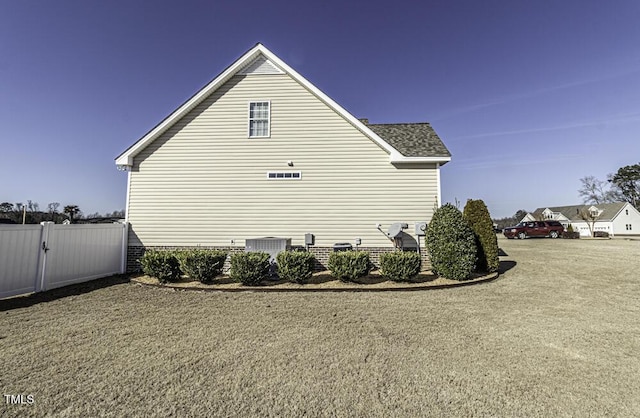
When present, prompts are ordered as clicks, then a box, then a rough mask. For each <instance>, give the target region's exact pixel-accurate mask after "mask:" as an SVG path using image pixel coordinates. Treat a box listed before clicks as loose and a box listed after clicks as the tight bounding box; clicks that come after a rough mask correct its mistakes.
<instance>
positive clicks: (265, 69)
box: [238, 55, 284, 75]
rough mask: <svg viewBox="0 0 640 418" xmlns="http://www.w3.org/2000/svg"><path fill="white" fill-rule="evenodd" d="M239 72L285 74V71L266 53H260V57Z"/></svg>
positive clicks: (248, 73)
mask: <svg viewBox="0 0 640 418" xmlns="http://www.w3.org/2000/svg"><path fill="white" fill-rule="evenodd" d="M238 74H242V75H251V74H284V71H282V70H281V69H279V68H278V67H276V66H275V64H273V63H272V62H271V61H269V60H268V59H266V58H265V57H264V55H260V56H259V57H258V58H256V59H255V60H253V61H251V62H250V63H249V64H247V65H245V66H244V68H243V69H242V70H240V71H239V72H238Z"/></svg>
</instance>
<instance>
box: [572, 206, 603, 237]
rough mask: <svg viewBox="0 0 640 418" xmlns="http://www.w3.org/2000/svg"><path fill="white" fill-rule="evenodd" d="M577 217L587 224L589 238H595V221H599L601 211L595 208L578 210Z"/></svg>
mask: <svg viewBox="0 0 640 418" xmlns="http://www.w3.org/2000/svg"><path fill="white" fill-rule="evenodd" d="M578 215H579V216H580V219H582V220H583V221H585V222H586V223H587V226H588V227H589V232H590V233H591V236H592V237H595V226H596V221H597V220H598V219H600V215H602V211H601V210H599V209H597V208H592V209H580V212H578Z"/></svg>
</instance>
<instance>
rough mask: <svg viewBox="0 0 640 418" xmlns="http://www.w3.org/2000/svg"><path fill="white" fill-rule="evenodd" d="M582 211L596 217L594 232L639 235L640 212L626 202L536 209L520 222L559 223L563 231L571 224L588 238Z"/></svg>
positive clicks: (588, 232) (588, 231)
mask: <svg viewBox="0 0 640 418" xmlns="http://www.w3.org/2000/svg"><path fill="white" fill-rule="evenodd" d="M583 210H586V211H588V212H590V213H593V215H594V217H597V220H596V222H595V224H594V231H604V232H608V233H609V235H611V236H623V235H640V212H638V210H637V209H636V208H635V207H633V205H632V204H630V203H627V202H618V203H602V204H598V205H576V206H555V207H548V208H538V209H536V210H535V211H533V213H528V214H527V215H526V216H525V217H524V218H522V221H521V222H526V221H534V220H544V219H550V220H554V221H559V222H560V223H561V224H562V225H563V226H564V227H565V229H566V228H567V227H568V226H569V224H571V226H572V227H573V230H574V231H578V232H580V235H581V236H587V237H588V236H590V235H591V231H590V229H589V225H588V224H587V222H586V221H585V220H584V219H582V218H581V217H580V212H581V211H583Z"/></svg>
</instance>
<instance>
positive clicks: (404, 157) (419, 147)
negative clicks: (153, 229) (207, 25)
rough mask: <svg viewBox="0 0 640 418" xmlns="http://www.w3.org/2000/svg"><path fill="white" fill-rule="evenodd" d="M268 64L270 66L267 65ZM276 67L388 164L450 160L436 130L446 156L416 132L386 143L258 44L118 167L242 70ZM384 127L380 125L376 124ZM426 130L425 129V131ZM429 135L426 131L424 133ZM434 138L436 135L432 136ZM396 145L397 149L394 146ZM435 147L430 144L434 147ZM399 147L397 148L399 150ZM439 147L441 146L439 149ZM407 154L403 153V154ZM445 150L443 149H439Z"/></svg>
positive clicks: (119, 163) (395, 133)
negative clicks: (379, 151)
mask: <svg viewBox="0 0 640 418" xmlns="http://www.w3.org/2000/svg"><path fill="white" fill-rule="evenodd" d="M266 61H268V63H267V62H266ZM265 67H270V68H276V69H278V70H280V71H282V72H284V73H286V74H288V75H289V76H290V77H291V78H293V79H294V80H296V81H297V82H298V83H300V84H301V85H302V86H303V87H305V88H306V89H307V90H308V91H309V92H311V93H312V94H313V95H315V96H316V97H317V98H318V99H320V100H321V101H322V102H324V103H325V104H326V105H327V106H329V107H330V108H331V109H333V110H334V111H335V112H336V113H338V114H339V115H340V116H342V117H343V118H344V119H345V120H346V121H348V122H349V123H351V125H353V126H354V127H355V128H357V129H358V130H359V131H361V132H362V133H363V134H364V135H366V136H367V137H368V138H370V139H371V140H372V141H373V142H375V143H376V144H378V145H379V146H380V147H381V148H382V149H384V150H385V151H387V152H388V153H389V162H391V163H404V162H429V163H440V164H445V163H447V162H448V161H451V154H449V152H448V151H447V150H446V148H445V147H444V144H442V141H440V138H438V137H437V135H435V132H433V129H431V131H432V132H433V134H434V135H435V138H438V142H439V143H440V144H441V148H444V150H445V151H446V154H444V153H442V152H438V153H436V154H429V153H428V150H429V145H428V144H426V145H425V144H420V140H419V139H418V138H423V140H425V141H427V142H428V138H427V136H424V135H422V136H420V135H417V132H414V134H413V135H411V137H410V138H408V139H398V138H399V132H400V131H399V130H395V131H393V132H391V133H390V132H385V133H383V135H386V136H387V138H386V140H385V139H383V138H382V137H381V136H380V134H379V133H376V132H374V130H373V129H371V128H369V127H368V126H367V125H366V124H364V123H363V122H361V121H360V120H358V119H356V118H355V117H354V116H353V115H351V114H350V113H349V112H347V111H346V110H345V109H344V108H343V107H342V106H340V105H339V104H338V103H336V102H335V101H333V100H332V99H331V98H330V97H329V96H327V95H326V94H324V93H323V92H321V91H320V90H319V89H318V88H317V87H315V86H314V85H313V84H311V83H310V82H309V81H307V79H305V78H304V77H302V76H301V75H300V74H298V73H297V72H296V71H295V70H294V69H293V68H291V67H289V66H288V65H287V64H286V63H285V62H284V61H282V60H281V59H280V58H278V57H277V56H276V55H274V54H273V53H272V52H271V51H269V50H268V49H267V48H266V47H265V46H264V45H262V44H260V43H258V44H256V46H254V47H253V48H251V49H250V50H249V51H247V52H246V53H245V54H244V55H242V56H241V57H240V58H239V59H237V60H236V61H235V62H234V63H233V64H231V65H230V66H229V67H227V68H226V69H225V70H224V71H223V72H222V73H220V74H219V75H218V76H217V77H216V78H214V79H213V80H212V81H211V82H209V84H207V85H206V86H204V87H203V88H202V89H200V91H198V92H197V93H196V94H195V95H193V97H191V98H190V99H189V100H187V101H186V102H185V103H184V104H182V105H181V106H180V107H179V108H178V109H176V110H175V111H174V112H173V113H172V114H170V115H169V116H168V117H166V118H165V119H164V120H163V121H162V122H160V123H159V124H158V125H156V126H155V127H154V128H153V129H151V130H150V131H149V132H147V133H146V134H145V135H144V136H143V137H142V138H140V139H139V140H138V141H137V142H136V143H134V144H133V145H131V146H130V147H129V148H127V149H126V150H125V151H124V152H123V153H122V154H120V155H119V156H118V157H116V165H117V166H118V167H119V168H125V169H126V167H130V166H132V165H133V158H134V157H135V156H136V155H138V153H140V152H141V151H142V150H143V149H144V148H146V147H147V146H148V145H149V144H150V143H152V142H153V141H154V140H155V139H156V138H158V137H159V136H160V135H162V134H163V133H164V132H166V131H167V129H169V128H170V127H171V126H172V125H173V124H175V123H176V122H178V121H179V120H180V119H181V118H182V117H184V116H185V115H186V114H187V113H188V112H190V111H191V110H192V109H193V108H194V107H196V106H197V105H198V104H199V103H201V102H202V101H203V100H205V99H206V98H207V97H209V96H210V95H211V94H212V93H213V92H215V91H216V90H217V89H218V88H219V87H221V86H222V85H223V84H224V83H226V82H227V81H228V80H229V79H230V78H231V77H233V76H234V75H236V74H238V73H240V72H241V71H247V70H248V69H255V68H265ZM398 125H420V124H398ZM377 126H381V125H377ZM423 131H424V129H423ZM425 132H426V131H425ZM431 138H433V136H431ZM392 143H393V144H395V146H394V145H393V144H392ZM432 144H435V140H432ZM433 146H434V145H431V147H433ZM396 147H398V148H396ZM436 148H440V146H438V147H436ZM403 151H404V152H403ZM440 151H442V149H440Z"/></svg>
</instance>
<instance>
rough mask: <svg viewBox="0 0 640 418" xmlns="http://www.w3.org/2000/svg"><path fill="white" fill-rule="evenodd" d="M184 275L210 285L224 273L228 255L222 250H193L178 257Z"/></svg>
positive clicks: (181, 253)
mask: <svg viewBox="0 0 640 418" xmlns="http://www.w3.org/2000/svg"><path fill="white" fill-rule="evenodd" d="M178 259H179V260H180V268H181V270H182V272H183V273H184V274H186V275H187V276H189V277H191V278H192V279H194V280H199V281H200V282H202V283H210V282H211V281H213V279H214V278H215V277H216V276H218V275H220V274H221V273H222V267H223V266H224V261H225V260H226V259H227V253H226V252H224V251H220V250H207V249H199V248H198V249H192V250H186V251H181V252H180V255H179V256H178Z"/></svg>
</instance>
